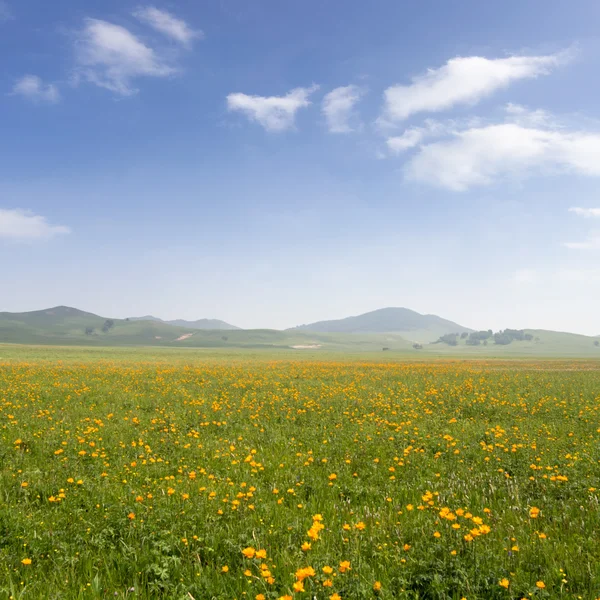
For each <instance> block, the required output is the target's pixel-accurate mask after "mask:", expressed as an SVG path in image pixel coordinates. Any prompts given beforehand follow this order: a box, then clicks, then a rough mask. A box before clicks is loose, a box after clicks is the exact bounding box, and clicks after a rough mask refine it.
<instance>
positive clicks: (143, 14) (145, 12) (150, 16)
mask: <svg viewBox="0 0 600 600" xmlns="http://www.w3.org/2000/svg"><path fill="white" fill-rule="evenodd" d="M133 15H134V16H135V17H136V18H137V19H139V20H140V21H142V22H144V23H146V24H147V25H149V26H150V27H152V28H154V29H156V31H159V32H160V33H162V34H164V35H166V36H167V37H170V38H171V39H173V40H175V41H177V42H179V43H180V44H183V45H184V46H190V45H191V43H192V42H193V41H194V40H195V39H201V38H203V37H204V34H203V32H202V31H200V30H194V29H192V28H191V27H190V26H189V25H188V24H187V23H186V22H185V21H184V20H183V19H179V18H177V17H175V16H173V15H172V14H171V13H168V12H167V11H165V10H159V9H158V8H156V7H154V6H146V7H140V8H138V9H137V10H135V11H134V13H133Z"/></svg>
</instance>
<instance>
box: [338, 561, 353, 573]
mask: <svg viewBox="0 0 600 600" xmlns="http://www.w3.org/2000/svg"><path fill="white" fill-rule="evenodd" d="M350 569H351V567H350V561H349V560H343V561H342V562H341V563H340V573H345V572H346V571H350Z"/></svg>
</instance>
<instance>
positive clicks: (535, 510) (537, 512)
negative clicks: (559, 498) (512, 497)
mask: <svg viewBox="0 0 600 600" xmlns="http://www.w3.org/2000/svg"><path fill="white" fill-rule="evenodd" d="M529 516H530V517H531V518H532V519H537V518H538V517H539V516H540V509H539V508H537V507H535V506H532V507H531V508H530V509H529Z"/></svg>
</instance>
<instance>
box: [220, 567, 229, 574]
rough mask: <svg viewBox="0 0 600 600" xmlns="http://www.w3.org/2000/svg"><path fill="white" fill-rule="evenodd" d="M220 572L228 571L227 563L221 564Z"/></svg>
mask: <svg viewBox="0 0 600 600" xmlns="http://www.w3.org/2000/svg"><path fill="white" fill-rule="evenodd" d="M221 573H229V567H228V566H227V565H223V566H222V567H221Z"/></svg>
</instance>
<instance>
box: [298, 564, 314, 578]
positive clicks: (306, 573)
mask: <svg viewBox="0 0 600 600" xmlns="http://www.w3.org/2000/svg"><path fill="white" fill-rule="evenodd" d="M314 576H315V570H314V569H313V568H312V567H304V568H303V569H298V570H297V571H296V579H297V580H298V581H304V580H305V579H306V578H307V577H314Z"/></svg>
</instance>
